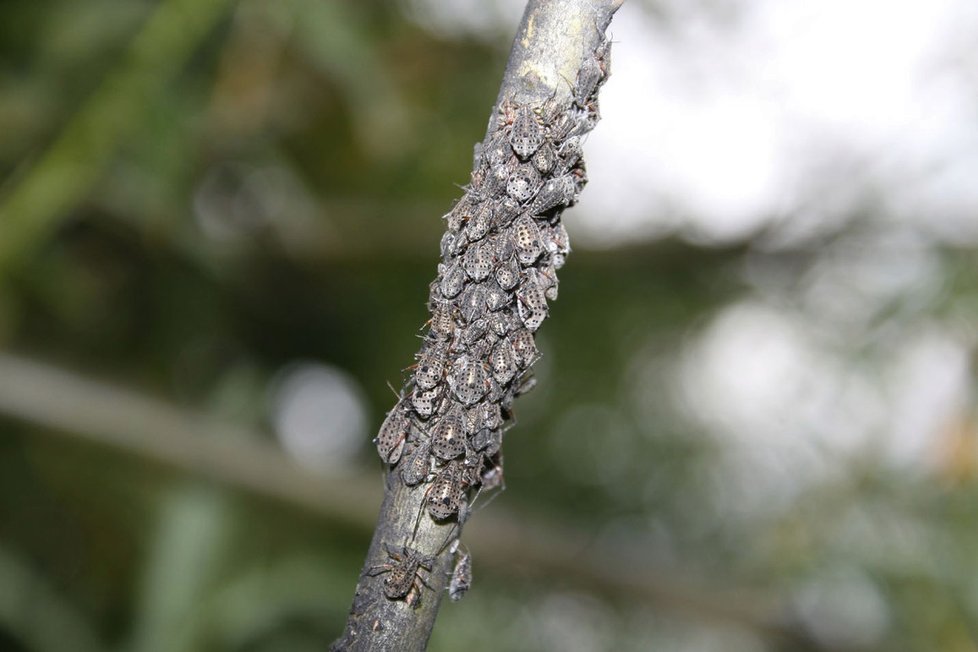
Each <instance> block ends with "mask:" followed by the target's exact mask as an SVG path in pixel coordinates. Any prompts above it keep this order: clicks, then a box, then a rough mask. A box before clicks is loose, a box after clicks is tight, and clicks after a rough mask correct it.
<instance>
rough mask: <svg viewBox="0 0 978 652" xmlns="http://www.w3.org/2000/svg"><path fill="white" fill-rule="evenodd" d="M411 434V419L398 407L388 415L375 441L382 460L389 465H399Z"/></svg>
mask: <svg viewBox="0 0 978 652" xmlns="http://www.w3.org/2000/svg"><path fill="white" fill-rule="evenodd" d="M410 434H411V418H410V417H409V416H408V415H407V414H406V413H405V412H404V411H403V410H402V409H401V407H400V406H399V405H398V406H396V407H395V408H394V409H393V410H391V411H390V412H389V413H388V414H387V417H386V418H385V419H384V423H382V424H381V426H380V431H379V432H378V433H377V437H376V438H375V439H374V444H376V446H377V452H378V453H379V454H380V459H382V460H384V462H386V463H387V464H397V462H398V460H400V459H401V454H402V453H403V451H404V442H405V441H407V438H408V436H409V435H410Z"/></svg>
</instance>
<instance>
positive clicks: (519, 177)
mask: <svg viewBox="0 0 978 652" xmlns="http://www.w3.org/2000/svg"><path fill="white" fill-rule="evenodd" d="M540 185H541V181H540V173H539V172H537V169H536V168H535V167H533V165H532V164H530V163H526V164H524V165H520V166H518V167H517V168H516V169H515V170H513V171H512V173H511V174H510V177H509V180H508V181H507V182H506V194H508V195H509V196H510V197H512V198H513V199H515V200H516V201H518V202H520V203H521V204H525V203H526V202H528V201H530V200H531V199H533V196H534V195H536V194H537V191H538V190H540Z"/></svg>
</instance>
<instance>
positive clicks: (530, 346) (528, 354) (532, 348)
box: [509, 328, 540, 369]
mask: <svg viewBox="0 0 978 652" xmlns="http://www.w3.org/2000/svg"><path fill="white" fill-rule="evenodd" d="M509 341H510V344H512V345H513V350H514V351H515V352H516V360H517V362H518V363H519V365H520V368H521V369H527V368H529V367H530V366H531V365H533V363H534V362H536V361H537V358H539V357H540V352H539V351H538V350H537V345H536V342H534V341H533V334H532V333H530V331H528V330H527V329H525V328H520V329H517V330H516V331H514V332H512V333H510V334H509Z"/></svg>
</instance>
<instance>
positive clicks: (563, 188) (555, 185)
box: [529, 174, 577, 215]
mask: <svg viewBox="0 0 978 652" xmlns="http://www.w3.org/2000/svg"><path fill="white" fill-rule="evenodd" d="M576 194H577V184H576V183H575V181H574V177H573V175H570V174H564V175H561V176H559V177H557V178H556V179H548V180H547V181H546V183H544V184H543V187H542V188H540V192H539V193H538V194H537V196H536V198H535V199H534V200H533V202H532V203H531V204H530V208H529V212H530V213H532V214H534V215H538V214H540V213H543V212H544V211H548V210H550V209H551V208H555V207H557V206H565V205H567V204H569V203H571V201H573V199H574V196H575V195H576Z"/></svg>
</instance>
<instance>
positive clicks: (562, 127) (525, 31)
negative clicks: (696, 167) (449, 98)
mask: <svg viewBox="0 0 978 652" xmlns="http://www.w3.org/2000/svg"><path fill="white" fill-rule="evenodd" d="M620 4H621V0H603V1H591V0H531V1H530V2H529V3H528V5H527V8H526V11H525V13H524V16H523V20H522V23H521V24H520V28H519V31H518V33H517V36H516V39H515V41H514V44H513V49H512V52H511V54H510V59H509V63H508V65H507V68H506V73H505V75H504V78H503V82H502V85H501V87H500V91H499V95H498V97H497V100H496V104H495V106H494V107H493V111H492V114H491V115H490V118H489V124H488V127H487V130H486V138H485V140H484V141H483V142H482V143H480V144H478V145H477V146H476V149H475V159H474V161H473V171H472V184H471V185H470V186H469V187H468V188H466V193H465V195H464V196H463V197H462V199H460V200H459V202H458V203H457V204H456V205H455V207H454V208H453V209H452V211H451V212H450V213H449V214H447V215H446V216H445V219H446V222H447V231H446V233H445V235H444V236H443V238H442V262H441V263H440V264H439V266H438V277H437V278H436V279H435V282H434V283H432V288H431V297H430V299H429V308H430V309H431V312H432V321H431V329H430V331H429V333H428V335H427V337H426V338H425V341H424V343H423V345H422V348H421V351H420V352H419V354H418V365H417V370H416V372H415V374H414V376H413V378H412V379H411V380H410V381H408V383H407V384H406V385H405V387H404V388H403V389H402V390H401V394H400V400H399V401H398V403H397V405H395V407H394V409H393V410H391V412H390V414H389V415H388V417H387V420H386V421H385V422H384V425H383V426H382V427H381V431H380V433H379V434H378V439H377V445H378V452H379V453H380V455H381V458H382V459H383V460H384V462H385V463H387V464H388V465H389V473H388V476H387V482H386V490H385V493H384V500H383V504H382V505H381V509H380V515H379V517H378V521H377V527H376V529H375V530H374V537H373V540H372V542H371V545H370V549H369V551H368V553H367V558H366V562H365V563H364V567H363V572H362V573H361V576H360V581H359V583H358V585H357V587H356V592H355V594H354V598H353V606H352V608H351V610H350V616H349V619H348V621H347V625H346V628H345V631H344V633H343V636H342V637H341V638H340V639H339V640H337V641H336V642H335V643H334V644H333V649H335V650H392V649H398V650H421V649H424V647H425V646H426V644H427V641H428V638H429V636H430V634H431V630H432V627H433V626H434V621H435V617H436V615H437V613H438V608H439V605H440V602H441V598H442V596H443V595H444V594H445V589H446V587H447V585H448V583H449V577H450V576H451V571H452V568H451V566H452V558H453V554H452V552H453V547H449V544H450V543H451V542H452V541H457V539H458V537H459V536H460V534H461V529H462V525H463V523H464V521H465V514H466V512H467V507H466V505H467V503H468V501H469V500H471V499H473V498H474V497H475V496H477V495H478V492H479V490H480V489H481V488H482V487H483V486H486V487H488V486H490V485H491V484H495V483H497V482H499V480H500V476H501V473H502V454H501V451H500V447H501V444H502V435H503V432H504V431H505V427H504V426H505V424H506V422H508V421H510V419H511V407H512V403H513V400H514V399H515V398H516V396H517V395H518V394H520V393H522V392H523V391H525V389H526V386H527V383H528V381H529V380H530V379H529V377H528V374H529V369H530V367H531V366H532V364H533V362H534V361H535V359H536V357H537V351H536V346H535V343H534V338H533V333H534V332H535V331H536V330H537V328H539V326H540V325H541V323H542V322H543V320H544V319H545V318H546V316H547V301H548V300H553V299H555V298H556V295H557V279H556V270H557V269H559V268H560V267H561V266H562V265H563V262H564V258H565V256H566V255H567V253H568V252H569V244H568V243H567V239H566V231H565V230H564V229H563V226H562V225H561V224H560V214H561V213H562V211H563V209H564V208H565V207H567V206H570V205H572V204H573V203H574V202H576V200H577V197H578V194H579V193H580V191H581V189H582V188H583V185H584V183H585V181H586V175H585V173H584V165H583V161H582V160H581V149H580V146H581V142H582V139H583V137H584V136H585V135H586V134H587V133H588V132H589V131H590V130H591V129H592V128H593V126H594V124H595V123H596V122H597V120H598V118H599V114H598V104H597V91H598V88H599V87H600V85H601V84H602V83H603V82H604V80H605V79H606V78H607V76H608V73H609V70H608V65H609V60H608V48H609V44H608V41H607V39H606V37H605V29H606V28H607V26H608V24H609V23H610V21H611V17H612V15H613V14H614V12H615V11H616V10H617V8H618V7H619V6H620ZM460 458H462V459H460Z"/></svg>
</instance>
